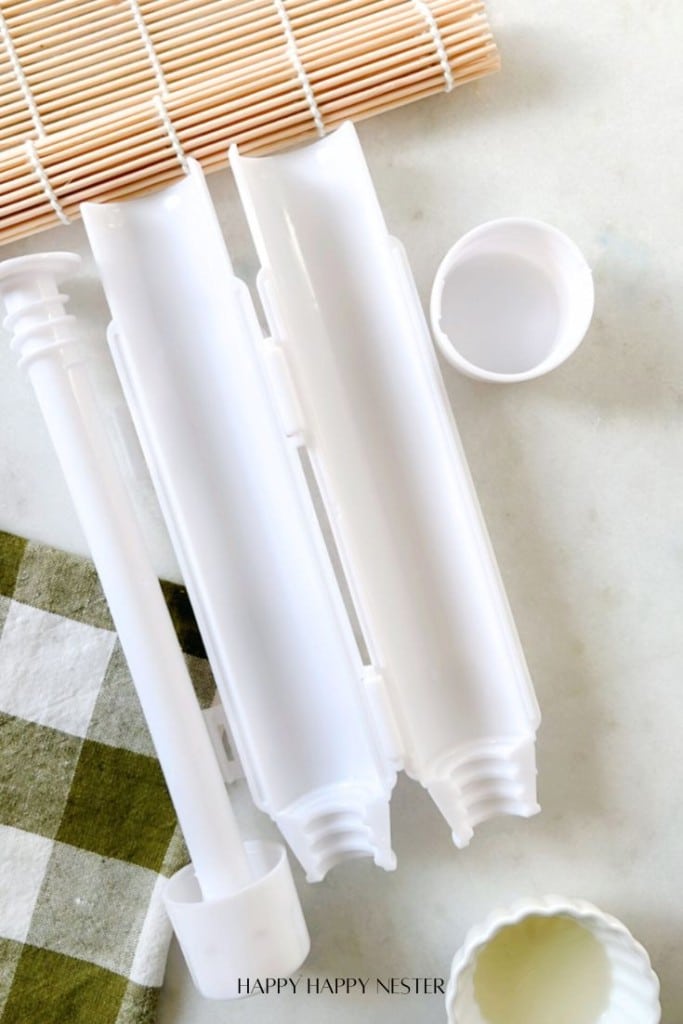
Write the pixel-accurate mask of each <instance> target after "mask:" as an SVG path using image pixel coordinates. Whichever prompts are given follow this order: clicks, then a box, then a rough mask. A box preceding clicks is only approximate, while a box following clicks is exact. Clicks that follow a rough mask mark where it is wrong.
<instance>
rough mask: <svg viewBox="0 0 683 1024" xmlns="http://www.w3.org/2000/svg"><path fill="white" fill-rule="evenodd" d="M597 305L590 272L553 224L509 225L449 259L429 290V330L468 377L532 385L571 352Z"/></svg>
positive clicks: (495, 227) (510, 221) (480, 233)
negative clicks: (534, 380)
mask: <svg viewBox="0 0 683 1024" xmlns="http://www.w3.org/2000/svg"><path fill="white" fill-rule="evenodd" d="M593 305H594V290H593V278H592V275H591V271H590V268H589V266H588V264H587V263H586V261H585V259H584V257H583V255H582V254H581V252H580V250H579V249H578V248H577V247H576V245H575V244H574V242H572V241H571V240H570V239H569V238H567V236H566V235H564V234H562V232H561V231H558V230H557V228H554V227H551V225H550V224H544V223H542V222H541V221H537V220H524V219H518V218H506V219H504V220H494V221H489V222H488V223H486V224H482V225H481V226H480V227H478V228H475V229H474V230H473V231H470V232H469V233H468V234H466V235H464V237H463V238H461V239H460V240H459V241H458V242H456V244H455V245H454V246H453V247H452V248H451V249H450V250H449V251H448V252H447V253H446V256H445V257H444V259H443V261H442V263H441V265H440V267H439V269H438V270H437V272H436V277H435V278H434V285H433V287H432V298H431V318H432V329H433V331H434V336H435V338H436V341H437V344H438V346H439V348H440V350H441V352H442V353H443V355H444V357H445V358H446V359H447V360H448V362H449V363H451V364H452V365H453V366H454V367H455V368H456V370H459V371H460V372H461V373H464V374H465V375H466V376H468V377H475V378H476V379H478V380H487V381H498V382H510V381H522V380H531V379H532V378H533V377H540V376H541V375H542V374H544V373H548V371H549V370H553V369H554V368H555V367H556V366H559V365H560V363H563V362H564V361H565V359H567V358H568V357H569V356H570V355H571V354H572V352H574V350H575V349H576V348H577V347H578V345H579V344H580V343H581V341H582V340H583V337H584V335H585V334H586V331H587V330H588V325H589V324H590V321H591V317H592V315H593Z"/></svg>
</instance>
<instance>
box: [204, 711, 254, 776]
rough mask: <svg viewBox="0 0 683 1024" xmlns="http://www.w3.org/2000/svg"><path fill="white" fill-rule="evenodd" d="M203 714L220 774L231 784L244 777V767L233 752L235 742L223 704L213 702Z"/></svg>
mask: <svg viewBox="0 0 683 1024" xmlns="http://www.w3.org/2000/svg"><path fill="white" fill-rule="evenodd" d="M203 714H204V721H205V722H206V727H207V729H208V732H209V737H210V738H211V744H212V746H213V749H214V751H215V754H216V758H217V760H218V765H219V767H220V770H221V774H222V776H223V778H224V780H225V781H226V782H227V784H228V785H231V784H232V783H233V782H237V781H238V780H239V779H243V778H244V769H243V768H242V763H241V761H240V759H239V758H238V756H237V754H236V753H235V744H234V741H233V738H232V733H231V732H230V725H229V723H228V719H227V716H226V714H225V711H224V709H223V705H222V704H214V705H213V706H212V707H210V708H206V709H205V711H204V712H203Z"/></svg>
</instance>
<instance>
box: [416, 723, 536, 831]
mask: <svg viewBox="0 0 683 1024" xmlns="http://www.w3.org/2000/svg"><path fill="white" fill-rule="evenodd" d="M427 789H428V791H429V793H430V795H431V797H432V799H433V800H434V802H435V803H436V805H437V807H438V808H439V810H440V811H441V813H442V814H443V816H444V818H445V819H446V821H447V822H448V824H449V825H450V827H451V830H452V834H453V842H454V843H455V845H456V846H457V847H459V848H462V847H464V846H467V844H468V843H469V841H470V839H471V838H472V836H473V834H474V829H475V828H476V826H477V825H480V824H481V823H482V822H484V821H488V820H489V818H494V817H496V816H497V815H500V814H512V815H516V816H517V817H521V818H529V817H531V816H532V815H533V814H537V813H538V811H539V810H540V807H539V805H538V802H537V800H536V750H535V740H534V737H531V738H528V739H524V740H521V741H520V740H515V741H502V740H488V741H486V742H482V743H478V744H476V745H472V746H471V747H469V748H467V749H466V750H465V751H463V750H458V751H456V752H454V753H453V754H452V755H451V756H450V757H448V758H445V759H442V760H441V762H440V763H439V766H438V773H437V777H436V778H434V779H433V781H432V782H430V783H429V784H428V786H427Z"/></svg>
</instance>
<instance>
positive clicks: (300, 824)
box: [277, 786, 396, 882]
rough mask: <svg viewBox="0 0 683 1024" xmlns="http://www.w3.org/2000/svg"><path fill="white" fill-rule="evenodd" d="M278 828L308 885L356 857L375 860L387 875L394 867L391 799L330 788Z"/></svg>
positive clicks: (280, 821)
mask: <svg viewBox="0 0 683 1024" xmlns="http://www.w3.org/2000/svg"><path fill="white" fill-rule="evenodd" d="M277 823H278V825H279V826H280V829H281V831H282V833H283V835H284V837H285V839H286V840H287V842H288V843H289V845H290V846H291V848H292V850H293V851H294V853H295V854H296V856H297V857H298V859H299V861H300V862H301V864H302V866H303V868H304V870H305V872H306V879H307V881H309V882H320V881H322V880H323V878H324V877H325V875H326V874H327V873H328V871H330V870H331V869H332V868H333V867H335V866H336V865H337V864H341V863H342V862H343V861H345V860H352V859H354V858H357V857H371V858H372V859H373V860H374V862H375V864H377V866H378V867H381V868H384V869H385V870H386V871H393V869H394V868H395V867H396V856H395V854H394V852H393V850H392V849H391V832H390V823H389V798H388V795H387V796H382V797H379V798H378V797H377V796H372V795H368V794H366V793H364V792H363V791H360V790H358V789H356V788H349V787H344V786H335V787H330V788H329V789H326V790H323V791H319V792H318V793H316V794H314V796H313V797H311V798H309V799H307V800H306V801H305V802H304V803H303V804H300V805H298V806H296V807H295V808H290V809H288V811H287V812H285V814H283V815H280V816H278V818H277Z"/></svg>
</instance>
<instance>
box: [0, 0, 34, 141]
mask: <svg viewBox="0 0 683 1024" xmlns="http://www.w3.org/2000/svg"><path fill="white" fill-rule="evenodd" d="M0 36H2V41H3V43H4V44H5V50H6V52H7V56H8V58H9V62H10V64H11V65H12V71H13V72H14V77H15V78H16V80H17V84H18V86H19V88H20V89H21V94H22V96H23V97H24V103H25V104H26V106H27V107H28V112H29V114H30V115H31V120H32V121H33V127H34V128H35V130H36V132H37V133H38V138H39V139H44V138H45V128H44V126H43V120H42V118H41V116H40V113H39V111H38V104H37V103H36V100H35V96H34V95H33V92H32V91H31V86H30V85H29V84H28V79H27V77H26V75H25V74H24V69H23V68H22V66H21V61H20V60H19V56H18V54H17V51H16V49H15V47H14V43H13V41H12V36H11V35H10V30H9V27H8V25H7V22H6V21H5V15H4V14H3V13H2V10H1V9H0Z"/></svg>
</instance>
